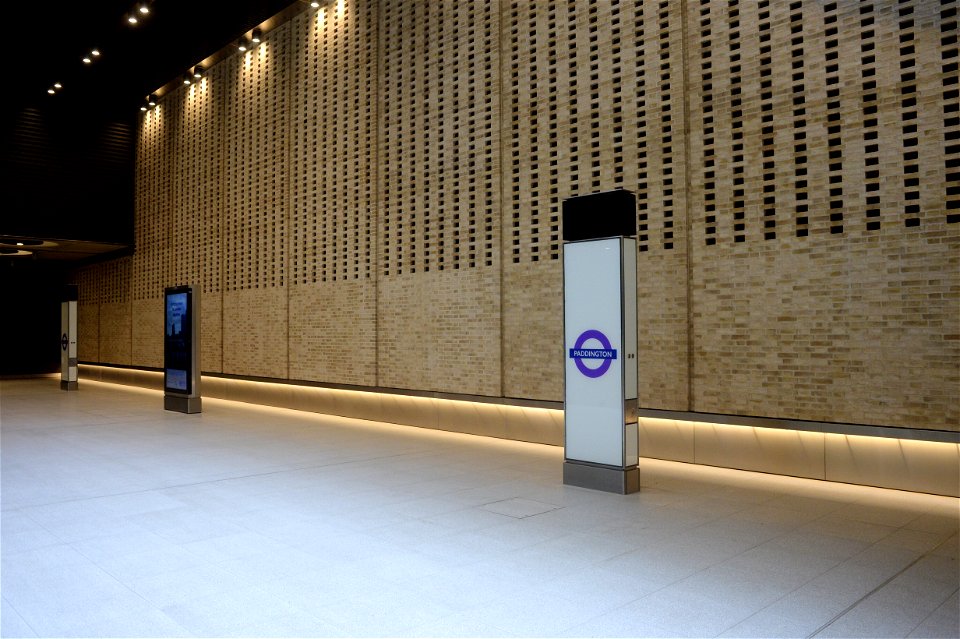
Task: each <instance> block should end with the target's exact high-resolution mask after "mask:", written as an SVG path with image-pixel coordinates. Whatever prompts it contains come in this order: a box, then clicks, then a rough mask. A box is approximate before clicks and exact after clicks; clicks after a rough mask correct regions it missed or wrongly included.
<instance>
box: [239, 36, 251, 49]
mask: <svg viewBox="0 0 960 639" xmlns="http://www.w3.org/2000/svg"><path fill="white" fill-rule="evenodd" d="M237 48H238V49H239V50H240V51H246V50H247V49H249V48H250V44H249V43H248V42H247V39H246V38H240V41H239V42H237Z"/></svg>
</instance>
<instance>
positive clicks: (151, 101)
mask: <svg viewBox="0 0 960 639" xmlns="http://www.w3.org/2000/svg"><path fill="white" fill-rule="evenodd" d="M147 106H152V107H154V106H157V94H156V93H151V94H150V95H148V96H147Z"/></svg>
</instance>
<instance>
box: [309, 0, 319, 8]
mask: <svg viewBox="0 0 960 639" xmlns="http://www.w3.org/2000/svg"><path fill="white" fill-rule="evenodd" d="M310 6H311V7H313V8H314V9H319V8H320V3H319V2H317V0H313V2H311V3H310Z"/></svg>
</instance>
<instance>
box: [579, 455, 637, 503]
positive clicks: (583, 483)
mask: <svg viewBox="0 0 960 639" xmlns="http://www.w3.org/2000/svg"><path fill="white" fill-rule="evenodd" d="M563 483H564V484H565V485H567V486H579V487H580V488H590V489H592V490H602V491H604V492H607V493H618V494H620V495H629V494H630V493H635V492H637V491H639V490H640V470H639V469H638V468H637V467H636V466H633V467H631V468H618V467H616V466H601V465H599V464H591V463H588V462H578V461H570V460H566V461H565V462H563Z"/></svg>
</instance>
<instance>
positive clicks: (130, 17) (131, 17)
mask: <svg viewBox="0 0 960 639" xmlns="http://www.w3.org/2000/svg"><path fill="white" fill-rule="evenodd" d="M127 22H129V23H130V24H137V22H139V20H137V16H135V15H133V14H132V13H131V14H130V15H128V16H127Z"/></svg>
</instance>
